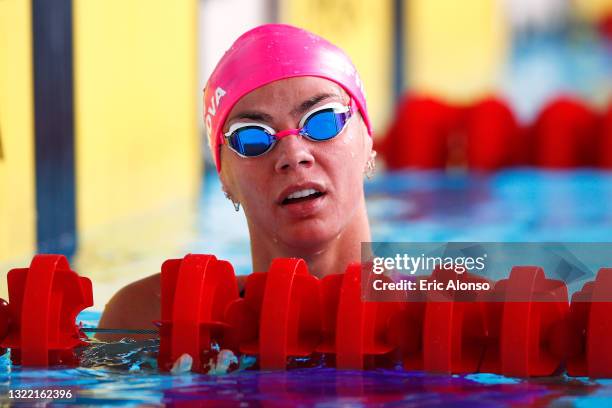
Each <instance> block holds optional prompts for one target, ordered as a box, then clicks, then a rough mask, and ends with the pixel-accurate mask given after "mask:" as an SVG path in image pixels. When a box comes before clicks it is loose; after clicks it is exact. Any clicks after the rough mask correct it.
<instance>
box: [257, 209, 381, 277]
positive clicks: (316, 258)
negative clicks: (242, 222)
mask: <svg viewBox="0 0 612 408" xmlns="http://www.w3.org/2000/svg"><path fill="white" fill-rule="evenodd" d="M249 231H250V235H251V254H252V258H253V271H254V272H265V271H267V270H268V269H269V267H270V264H271V262H272V260H273V259H275V258H302V259H304V260H305V261H306V263H307V264H308V271H309V272H310V273H311V274H312V275H314V276H317V277H319V278H322V277H324V276H326V275H330V274H334V273H343V272H344V271H345V270H346V268H347V266H348V265H349V264H351V263H354V262H358V263H359V262H361V256H362V254H361V251H362V242H370V241H371V235H370V225H369V222H368V217H367V213H366V209H365V202H363V203H362V205H361V206H360V208H359V209H358V210H357V211H356V215H355V217H354V218H353V219H352V220H351V222H350V224H349V225H348V226H347V227H346V228H345V229H343V230H342V231H340V232H339V233H338V234H337V235H336V236H335V237H333V238H332V239H330V240H328V241H326V242H322V243H320V244H319V245H314V246H311V247H308V248H296V247H291V246H289V245H286V244H284V243H282V242H280V241H279V242H273V241H272V240H269V239H265V238H262V234H258V235H259V239H257V237H254V236H253V235H255V234H253V232H252V229H249ZM365 250H367V251H368V252H367V254H365V256H367V257H369V254H370V248H369V247H368V248H366V249H365Z"/></svg>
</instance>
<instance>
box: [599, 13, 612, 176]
mask: <svg viewBox="0 0 612 408" xmlns="http://www.w3.org/2000/svg"><path fill="white" fill-rule="evenodd" d="M610 20H611V21H612V15H611V16H610ZM602 122H603V123H602V133H601V148H600V149H599V164H600V166H601V167H603V168H605V169H609V170H612V102H610V104H609V106H608V110H607V111H606V112H605V114H604V116H603V120H602Z"/></svg>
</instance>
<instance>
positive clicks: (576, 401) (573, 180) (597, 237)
mask: <svg viewBox="0 0 612 408" xmlns="http://www.w3.org/2000/svg"><path fill="white" fill-rule="evenodd" d="M366 196H367V205H368V211H369V214H370V219H371V222H372V233H373V239H374V240H376V241H406V242H410V241H414V242H429V241H432V242H445V241H519V242H525V241H570V242H612V211H610V205H609V203H610V202H612V172H610V173H604V172H596V171H592V170H580V171H572V172H542V171H534V170H529V169H515V170H507V171H503V172H499V173H494V174H466V173H460V172H458V173H441V172H399V173H391V174H386V175H379V176H378V177H376V178H375V179H374V180H372V181H369V182H368V183H367V185H366ZM213 209H214V213H215V217H214V218H212V217H210V214H211V211H212V210H213ZM196 224H197V225H196V226H195V229H196V231H197V232H196V234H195V238H194V239H193V240H192V241H191V242H188V243H186V244H185V245H184V247H182V249H183V250H184V253H187V252H200V253H201V252H208V253H214V254H216V255H217V257H219V258H222V259H228V260H230V261H231V262H232V263H233V264H234V266H235V268H236V271H237V273H241V274H244V273H250V270H249V263H250V255H249V246H248V235H247V229H246V224H245V221H244V216H243V214H242V213H240V214H237V213H235V212H234V210H233V208H232V206H231V203H229V202H226V200H225V199H224V198H223V196H222V193H221V190H220V186H219V184H218V180H217V178H216V175H212V176H208V177H206V179H205V183H204V188H203V192H202V199H201V201H200V203H199V207H198V216H197V223H196ZM221 232H223V233H222V234H221ZM212 237H214V238H212ZM157 256H159V254H157ZM94 291H95V282H94ZM98 319H99V312H95V311H85V312H83V313H81V315H80V316H79V320H80V321H83V322H84V324H85V325H95V324H96V323H97V321H98ZM122 347H123V348H122V349H121V350H122V351H121V354H120V355H117V356H115V357H113V358H110V359H106V360H105V359H104V358H102V357H96V358H97V359H98V360H97V361H92V359H91V358H90V359H89V361H88V362H87V363H88V364H87V367H79V368H69V369H66V368H54V369H50V370H40V369H23V368H20V367H12V366H10V364H9V360H8V358H7V356H4V357H2V358H1V359H0V405H2V404H5V403H8V397H7V392H8V390H9V389H19V388H42V387H44V388H50V387H64V388H66V387H70V388H72V389H74V391H75V394H76V399H75V401H72V402H70V403H71V404H79V405H89V404H103V405H133V406H158V405H164V404H171V405H175V406H182V405H185V406H192V405H193V404H194V403H195V402H197V403H198V404H199V405H200V406H232V407H234V406H235V407H250V406H286V405H288V404H291V405H292V406H320V407H325V406H331V405H332V404H342V405H343V406H347V407H359V406H363V405H366V404H367V405H374V406H415V407H423V406H438V405H447V404H456V405H459V406H469V407H488V406H491V407H498V406H525V405H535V406H548V405H553V406H609V405H612V380H597V381H595V380H589V379H586V378H570V377H566V376H557V377H552V378H539V379H530V380H524V379H516V378H507V377H503V376H498V375H493V374H473V375H452V376H449V375H433V374H426V373H422V372H406V371H404V370H403V369H401V368H396V369H376V370H366V371H352V370H335V369H332V368H326V367H315V368H307V369H292V370H288V371H286V372H265V371H253V370H241V371H239V372H233V373H230V374H227V375H217V376H211V375H199V374H191V373H183V374H179V375H171V374H159V373H157V371H156V370H155V369H154V368H150V367H152V366H154V353H155V349H156V344H155V343H151V342H149V343H147V344H141V343H137V344H132V345H128V346H122ZM96 358H94V359H93V360H95V359H96Z"/></svg>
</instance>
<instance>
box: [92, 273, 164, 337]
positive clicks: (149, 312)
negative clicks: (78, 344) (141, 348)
mask: <svg viewBox="0 0 612 408" xmlns="http://www.w3.org/2000/svg"><path fill="white" fill-rule="evenodd" d="M160 279H161V276H160V274H159V273H157V274H155V275H151V276H148V277H146V278H144V279H141V280H138V281H136V282H133V283H130V284H129V285H127V286H125V287H124V288H122V289H120V290H119V291H118V292H117V293H115V295H114V296H113V297H112V298H111V300H110V301H109V302H108V303H107V304H106V307H105V308H104V313H102V317H101V318H100V323H99V327H101V328H113V329H150V328H153V325H152V322H153V321H154V320H159V319H160V317H161V311H160V310H161V304H160V291H161V287H160ZM121 337H125V336H121V335H111V334H102V333H98V334H97V335H96V338H98V339H100V340H104V341H111V340H119V339H120V338H121ZM130 337H132V336H130ZM133 337H135V338H139V339H143V338H147V337H154V336H133Z"/></svg>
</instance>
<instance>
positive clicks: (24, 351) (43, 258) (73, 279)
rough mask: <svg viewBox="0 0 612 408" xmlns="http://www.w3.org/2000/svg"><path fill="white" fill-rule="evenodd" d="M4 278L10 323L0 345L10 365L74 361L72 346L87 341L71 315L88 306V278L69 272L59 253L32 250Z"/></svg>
mask: <svg viewBox="0 0 612 408" xmlns="http://www.w3.org/2000/svg"><path fill="white" fill-rule="evenodd" d="M7 280H8V288H9V301H10V303H9V312H10V317H9V320H10V327H9V331H8V334H7V336H6V337H5V339H4V340H3V341H2V343H1V344H0V346H2V347H6V348H10V349H11V360H12V362H13V364H16V365H23V366H28V367H32V366H39V367H45V366H49V365H58V364H67V365H76V364H77V363H78V361H77V359H76V357H75V355H74V348H75V347H78V346H82V345H86V344H87V343H86V342H84V341H83V338H84V337H83V336H82V334H81V333H80V331H79V328H78V326H77V325H76V324H75V320H76V316H77V314H78V313H79V312H80V311H82V310H83V309H85V308H87V307H90V306H93V296H92V288H91V281H90V280H89V279H87V278H84V277H80V276H79V275H77V274H76V272H74V271H72V270H71V269H70V265H69V264H68V260H67V259H66V257H64V256H63V255H36V256H35V257H34V259H32V263H31V264H30V267H29V268H22V269H13V270H11V271H9V273H8V276H7Z"/></svg>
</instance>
